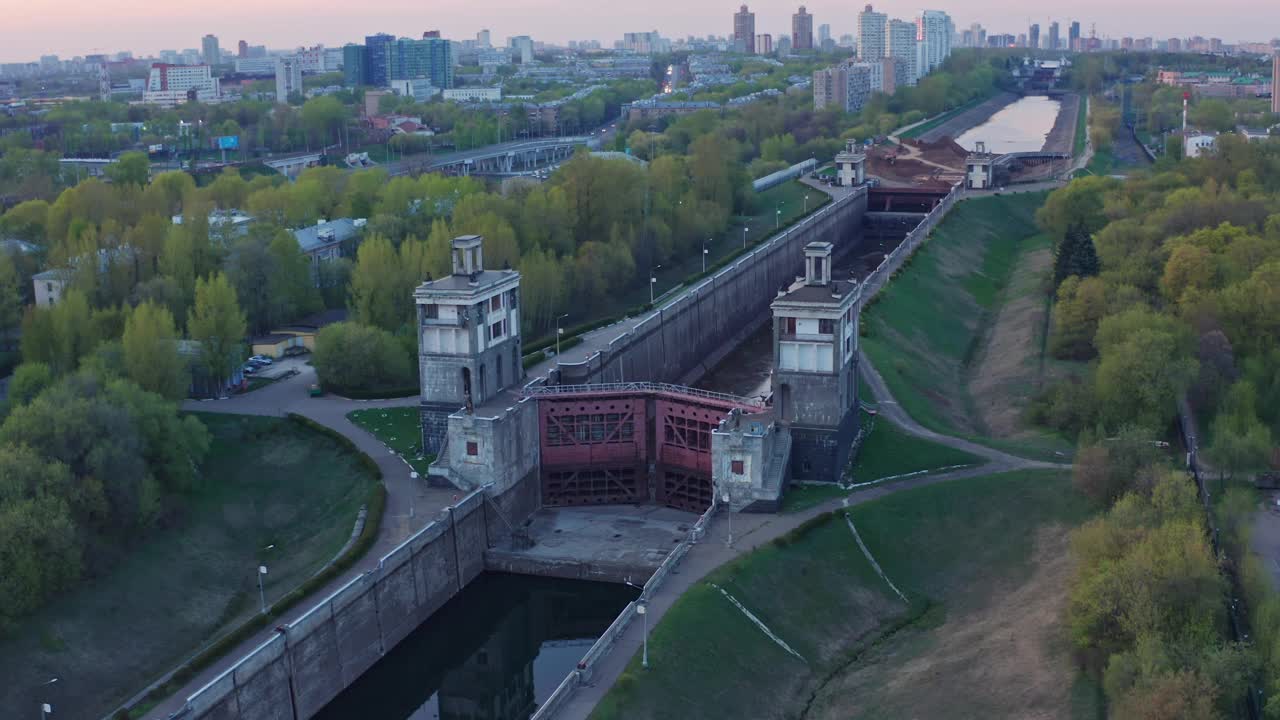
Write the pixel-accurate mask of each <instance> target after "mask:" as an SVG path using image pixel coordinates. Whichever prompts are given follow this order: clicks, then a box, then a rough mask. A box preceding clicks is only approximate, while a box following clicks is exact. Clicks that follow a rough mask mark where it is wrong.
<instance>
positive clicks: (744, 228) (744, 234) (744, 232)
mask: <svg viewBox="0 0 1280 720" xmlns="http://www.w3.org/2000/svg"><path fill="white" fill-rule="evenodd" d="M742 249H743V250H746V249H747V226H746V224H743V226H742Z"/></svg>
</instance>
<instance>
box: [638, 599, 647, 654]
mask: <svg viewBox="0 0 1280 720" xmlns="http://www.w3.org/2000/svg"><path fill="white" fill-rule="evenodd" d="M636 614H637V615H639V616H640V619H641V620H642V621H643V622H644V650H642V651H641V653H640V667H643V668H647V667H649V602H648V601H647V600H645V599H643V598H641V599H640V602H639V603H637V604H636Z"/></svg>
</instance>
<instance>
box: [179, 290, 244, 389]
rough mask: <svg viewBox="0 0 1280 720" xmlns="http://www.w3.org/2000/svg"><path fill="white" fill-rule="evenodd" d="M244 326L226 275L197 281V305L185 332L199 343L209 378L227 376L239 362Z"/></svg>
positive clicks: (234, 294)
mask: <svg viewBox="0 0 1280 720" xmlns="http://www.w3.org/2000/svg"><path fill="white" fill-rule="evenodd" d="M247 327H248V325H247V323H246V322H245V319H244V313H243V312H241V311H240V303H239V301H237V300H236V291H235V288H233V287H232V286H231V283H230V282H229V281H228V280H227V276H226V275H225V274H223V273H218V274H216V275H213V276H212V277H210V278H208V279H207V280H206V279H204V278H201V279H200V280H197V281H196V302H195V307H194V308H192V310H191V316H190V318H188V320H187V333H188V334H189V335H190V336H191V338H192V339H193V340H198V341H199V342H200V355H201V359H202V360H203V362H204V366H205V367H206V368H207V369H208V370H209V373H210V374H211V375H213V376H214V377H218V378H222V377H227V376H229V375H230V374H231V372H232V371H233V370H234V369H235V366H236V365H238V364H239V363H240V360H241V358H240V348H241V342H242V341H243V340H244V336H245V332H246V329H247Z"/></svg>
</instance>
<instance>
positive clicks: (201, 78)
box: [142, 63, 220, 105]
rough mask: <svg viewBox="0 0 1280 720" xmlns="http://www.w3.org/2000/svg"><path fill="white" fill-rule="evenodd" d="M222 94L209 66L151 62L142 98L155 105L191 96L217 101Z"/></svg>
mask: <svg viewBox="0 0 1280 720" xmlns="http://www.w3.org/2000/svg"><path fill="white" fill-rule="evenodd" d="M219 95H220V91H219V87H218V79H217V78H215V77H213V72H212V71H211V70H210V68H209V66H208V65H167V64H165V63H152V65H151V72H150V74H149V75H148V77H147V90H146V92H144V93H143V94H142V101H143V102H146V103H153V104H156V105H176V104H179V103H183V102H186V101H187V100H191V99H194V100H198V101H200V102H217V100H218V98H219Z"/></svg>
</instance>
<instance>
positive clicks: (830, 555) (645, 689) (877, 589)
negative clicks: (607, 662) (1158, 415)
mask: <svg viewBox="0 0 1280 720" xmlns="http://www.w3.org/2000/svg"><path fill="white" fill-rule="evenodd" d="M852 514H853V518H854V521H855V523H856V524H857V526H858V528H859V532H860V533H861V535H862V537H863V539H864V541H865V542H866V543H867V545H868V547H869V548H870V550H871V552H872V554H873V555H874V556H875V557H876V559H877V560H878V561H879V563H880V565H881V567H883V569H884V570H885V572H886V573H887V574H888V575H889V577H890V578H891V579H893V581H894V582H895V583H896V584H897V585H898V586H899V587H900V588H902V590H903V591H904V592H905V593H906V594H907V595H908V597H909V598H911V599H912V607H911V608H908V607H906V606H905V605H904V604H903V603H901V602H900V601H897V602H895V598H894V597H893V596H892V595H891V594H889V592H888V590H887V587H886V586H885V585H884V584H883V582H881V581H880V580H879V578H878V577H876V576H875V575H874V574H872V571H871V569H870V568H869V566H868V565H867V563H866V561H865V559H864V558H863V557H862V555H861V553H860V552H859V551H858V549H857V546H856V544H855V543H854V542H853V539H852V537H851V536H850V534H849V532H848V528H847V527H846V526H845V524H844V522H843V521H842V520H841V519H840V518H839V517H836V516H829V519H828V520H826V521H824V522H822V523H821V524H819V525H818V526H817V527H816V528H815V529H813V530H811V531H810V532H809V533H808V534H807V535H805V536H803V537H802V538H801V539H799V540H795V541H792V542H790V543H786V544H783V545H781V546H779V545H776V544H771V545H767V546H765V547H764V548H762V549H760V550H757V551H755V552H753V553H751V554H749V555H746V556H744V557H742V558H739V559H738V560H736V561H735V562H733V563H730V564H729V565H726V566H724V567H721V568H720V569H718V570H716V571H714V572H712V573H711V574H710V575H709V576H708V578H707V579H706V580H707V582H700V583H698V584H697V585H695V586H694V588H692V589H691V590H690V591H689V592H687V593H686V594H685V595H684V596H683V597H681V598H680V600H679V601H677V603H676V605H675V606H674V607H673V608H672V609H671V610H670V611H668V613H667V614H666V616H665V617H664V618H663V620H662V622H661V623H659V624H658V626H657V627H655V628H653V629H652V630H651V632H652V635H651V639H650V644H649V652H650V663H651V665H650V668H649V669H648V670H645V669H643V668H641V667H640V664H639V658H633V660H632V662H631V663H630V664H629V665H628V668H627V671H626V673H624V675H623V676H622V677H621V678H620V679H619V681H618V683H617V684H616V685H615V686H614V688H613V689H612V690H611V691H610V692H609V694H608V695H607V696H606V697H605V699H604V701H603V702H602V703H601V705H599V706H598V707H597V708H596V711H595V713H594V714H593V715H592V717H593V718H595V719H597V720H611V719H612V718H668V717H699V718H739V717H755V718H766V717H796V716H798V715H799V714H800V713H799V711H800V710H801V708H802V707H803V706H804V705H805V703H806V702H807V701H808V700H809V698H810V695H811V693H813V692H814V691H815V690H817V689H818V688H819V686H820V685H822V684H823V683H824V682H826V681H829V680H832V679H835V678H838V677H839V676H840V675H842V674H843V673H845V672H849V671H854V670H857V669H858V668H859V666H860V664H861V663H862V662H863V657H865V656H863V655H861V654H860V653H863V652H866V651H867V650H868V648H871V647H873V646H885V645H892V644H895V643H898V642H899V637H902V636H919V635H921V634H925V635H927V634H928V633H929V632H931V629H930V627H927V626H928V625H932V624H936V623H938V622H941V621H942V619H944V618H945V617H946V616H947V614H948V613H950V612H951V611H952V608H955V609H957V610H958V611H959V610H963V609H966V608H969V607H973V606H976V605H981V604H982V603H983V602H985V601H986V600H987V599H988V598H989V596H990V595H992V594H993V590H992V588H993V587H994V586H997V585H1000V584H1007V583H1020V582H1023V581H1025V580H1026V579H1027V578H1029V577H1030V576H1031V573H1032V571H1033V569H1034V568H1033V567H1032V563H1031V558H1032V548H1033V546H1034V545H1035V538H1036V534H1037V532H1039V530H1040V528H1042V527H1043V526H1045V525H1047V524H1065V525H1074V524H1076V523H1078V522H1080V520H1081V519H1082V518H1083V517H1085V516H1086V514H1087V509H1086V508H1085V507H1084V505H1083V504H1082V502H1081V501H1080V500H1079V498H1078V497H1077V496H1076V495H1075V493H1074V492H1073V491H1072V490H1071V487H1070V482H1069V480H1068V479H1067V478H1066V477H1064V476H1062V475H1058V474H1053V473H1030V472H1024V473H1010V474H1006V475H999V476H989V477H981V478H974V479H970V480H963V481H955V482H949V483H941V484H939V485H934V486H930V487H925V488H918V489H914V490H907V491H903V492H901V493H897V494H895V495H892V496H889V497H886V498H883V499H880V500H876V501H873V502H869V503H866V504H864V505H860V506H857V507H855V508H854V509H853V510H852ZM708 582H714V583H717V584H719V585H722V586H724V587H725V588H726V589H728V590H729V591H730V592H731V593H733V594H734V595H735V597H737V598H738V599H739V600H740V601H742V603H743V604H744V605H745V606H746V607H747V608H748V609H750V610H751V611H752V612H754V613H756V614H757V615H758V616H759V617H760V618H761V619H762V620H763V621H764V622H765V624H766V625H768V626H769V627H770V628H771V629H772V630H773V631H774V632H775V633H776V634H777V635H779V636H780V637H781V638H782V639H783V640H785V641H786V642H787V643H788V644H790V645H792V646H793V647H795V648H796V649H797V650H798V651H799V652H800V653H801V654H802V655H803V656H804V657H805V658H806V659H807V661H808V662H807V663H801V662H800V661H798V660H796V659H795V658H793V657H791V656H789V655H787V654H786V653H785V652H783V651H782V650H781V649H780V648H778V647H777V646H776V645H774V644H772V643H771V642H769V641H768V640H767V639H766V638H765V637H764V636H763V635H762V634H761V633H760V632H759V630H757V629H755V628H754V627H753V626H751V625H749V624H748V623H747V622H746V621H745V620H744V619H743V618H742V617H741V614H740V613H738V612H737V611H736V609H735V608H733V607H732V606H731V605H729V603H728V601H727V600H725V599H724V598H723V597H721V596H720V595H719V594H718V593H717V592H716V591H715V590H714V589H713V588H711V587H710V586H709V585H708ZM926 607H929V608H931V609H930V610H929V612H927V613H926V614H925V615H923V616H922V615H921V614H920V613H921V611H922V610H924V609H925V608H926ZM904 623H906V624H905V626H904ZM912 623H915V624H917V625H921V627H914V626H913V624H912ZM890 632H892V633H893V634H887V633H890ZM868 654H870V653H868ZM956 713H957V714H955V715H953V716H954V717H962V716H965V715H964V712H963V708H957V709H956Z"/></svg>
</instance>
